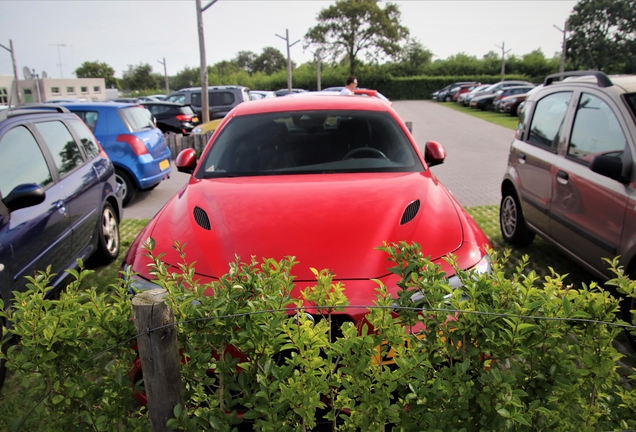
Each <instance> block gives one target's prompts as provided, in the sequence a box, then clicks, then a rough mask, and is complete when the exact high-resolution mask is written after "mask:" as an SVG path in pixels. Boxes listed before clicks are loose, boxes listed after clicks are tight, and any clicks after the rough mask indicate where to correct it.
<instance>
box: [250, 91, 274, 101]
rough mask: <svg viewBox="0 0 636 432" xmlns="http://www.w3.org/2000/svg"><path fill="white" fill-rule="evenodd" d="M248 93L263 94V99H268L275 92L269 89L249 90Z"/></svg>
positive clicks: (272, 96)
mask: <svg viewBox="0 0 636 432" xmlns="http://www.w3.org/2000/svg"><path fill="white" fill-rule="evenodd" d="M250 94H257V95H261V96H263V99H270V98H274V97H276V93H275V92H273V91H269V90H250Z"/></svg>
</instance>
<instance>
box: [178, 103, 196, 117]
mask: <svg viewBox="0 0 636 432" xmlns="http://www.w3.org/2000/svg"><path fill="white" fill-rule="evenodd" d="M179 111H181V113H182V114H185V115H194V111H192V108H191V107H190V105H185V106H182V107H180V108H179Z"/></svg>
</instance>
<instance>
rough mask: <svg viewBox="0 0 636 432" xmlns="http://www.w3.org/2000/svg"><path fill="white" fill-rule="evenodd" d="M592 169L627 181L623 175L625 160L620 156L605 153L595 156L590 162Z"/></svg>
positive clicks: (614, 178)
mask: <svg viewBox="0 0 636 432" xmlns="http://www.w3.org/2000/svg"><path fill="white" fill-rule="evenodd" d="M590 169H591V170H592V171H594V172H595V173H597V174H600V175H602V176H605V177H609V178H611V179H612V180H616V181H619V182H621V183H625V179H624V177H623V160H622V159H621V158H619V157H616V156H603V155H599V156H594V158H592V162H591V163H590Z"/></svg>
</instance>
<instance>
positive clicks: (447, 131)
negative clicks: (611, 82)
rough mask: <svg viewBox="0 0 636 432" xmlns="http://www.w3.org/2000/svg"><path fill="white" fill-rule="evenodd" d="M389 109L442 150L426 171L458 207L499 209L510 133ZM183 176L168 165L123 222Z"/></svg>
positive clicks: (477, 122)
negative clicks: (442, 159) (161, 178)
mask: <svg viewBox="0 0 636 432" xmlns="http://www.w3.org/2000/svg"><path fill="white" fill-rule="evenodd" d="M393 108H394V109H395V110H396V111H397V112H398V114H400V116H401V117H402V118H403V119H404V120H405V121H411V122H413V135H414V136H415V139H416V140H417V143H418V145H419V146H420V148H421V149H422V150H423V149H424V145H425V144H426V142H427V141H429V140H433V141H437V142H439V143H440V144H442V145H443V146H444V148H445V149H446V152H447V153H448V156H447V157H446V161H445V162H444V163H443V164H442V165H438V166H435V167H433V168H432V171H433V172H434V173H435V174H436V175H437V177H439V179H440V180H441V181H442V182H443V183H444V184H445V185H446V187H447V188H448V189H449V190H450V191H451V192H452V193H453V194H454V195H455V197H457V199H458V200H459V202H460V203H461V204H462V205H463V206H465V207H471V206H477V205H491V204H494V205H498V204H499V201H500V199H501V193H500V191H499V185H500V183H501V178H502V177H503V174H504V171H505V169H506V165H507V161H508V150H509V148H510V143H511V142H512V139H513V136H514V131H512V130H510V129H507V128H504V127H502V126H498V125H495V124H492V123H489V122H487V121H484V120H481V119H478V118H475V117H473V116H470V115H468V114H464V113H461V112H459V111H455V110H453V109H451V108H447V107H445V106H444V105H442V104H440V103H437V102H429V101H397V102H394V103H393ZM172 157H173V158H175V157H176V155H172ZM189 177H190V176H189V175H187V174H183V173H179V172H177V169H176V168H175V167H174V164H173V166H172V176H171V178H170V179H169V180H164V181H163V182H161V184H160V185H159V186H157V187H156V188H155V189H154V190H152V191H150V192H138V193H137V196H136V197H135V199H134V200H133V201H131V203H130V204H129V205H128V206H127V207H126V208H125V209H124V218H126V219H130V218H136V219H143V218H151V217H153V216H154V215H155V214H156V213H157V212H158V211H159V209H161V207H162V206H163V205H164V204H165V203H166V202H167V201H168V200H169V199H170V198H171V197H172V196H173V195H175V194H176V193H177V192H178V191H179V189H181V187H182V186H183V185H185V184H186V182H187V181H188V178H189Z"/></svg>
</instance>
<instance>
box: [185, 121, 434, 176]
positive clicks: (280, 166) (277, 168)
mask: <svg viewBox="0 0 636 432" xmlns="http://www.w3.org/2000/svg"><path fill="white" fill-rule="evenodd" d="M202 166H203V169H202V170H200V171H199V172H198V173H197V176H198V177H199V178H206V177H224V176H248V175H282V174H309V173H347V172H419V171H422V170H423V169H424V167H423V165H422V163H421V162H420V160H419V158H418V157H417V154H416V152H415V150H414V148H413V145H412V144H411V142H410V141H409V139H408V138H407V137H406V135H405V134H404V132H403V130H402V129H401V128H400V127H399V125H398V124H397V122H396V121H395V120H394V119H393V118H392V117H391V116H390V115H389V114H387V113H376V112H367V111H298V112H296V111H295V112H291V113H290V112H287V113H268V114H258V115H250V116H239V117H236V118H233V119H231V120H230V121H229V122H228V123H227V124H226V125H225V127H224V128H223V130H222V131H221V133H220V134H219V136H218V138H216V139H215V141H214V142H213V144H212V148H211V149H210V151H209V152H208V153H207V156H206V158H205V160H204V162H203V165H202Z"/></svg>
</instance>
